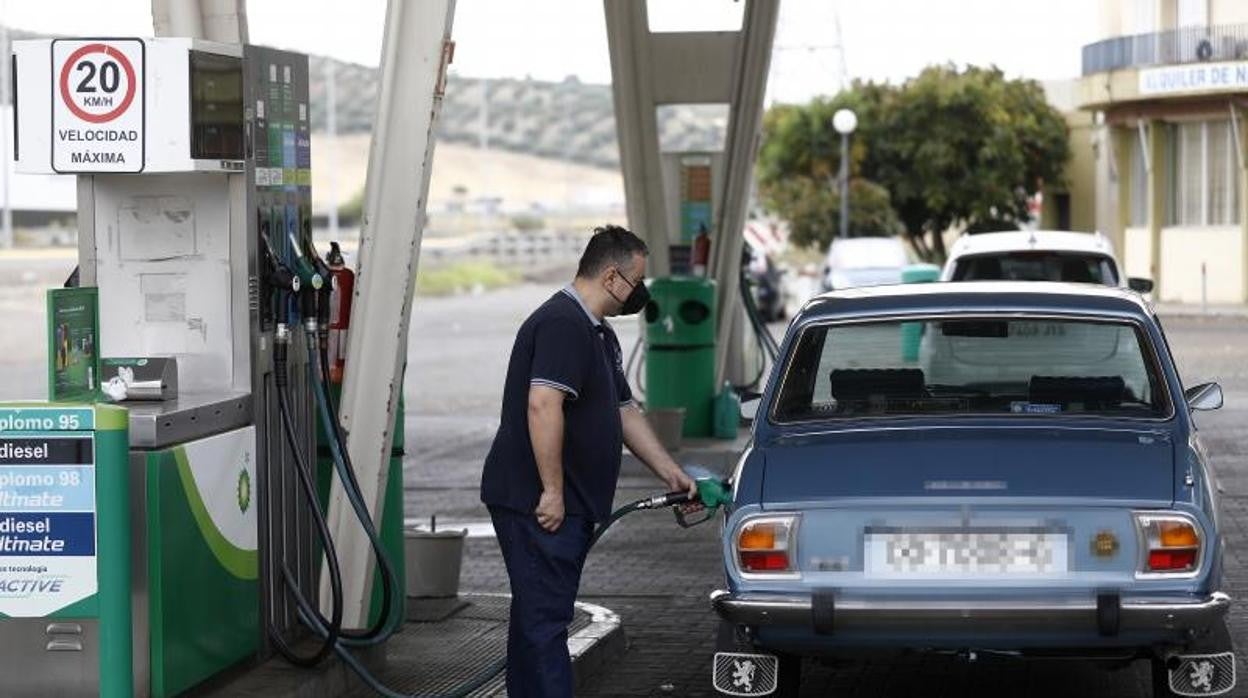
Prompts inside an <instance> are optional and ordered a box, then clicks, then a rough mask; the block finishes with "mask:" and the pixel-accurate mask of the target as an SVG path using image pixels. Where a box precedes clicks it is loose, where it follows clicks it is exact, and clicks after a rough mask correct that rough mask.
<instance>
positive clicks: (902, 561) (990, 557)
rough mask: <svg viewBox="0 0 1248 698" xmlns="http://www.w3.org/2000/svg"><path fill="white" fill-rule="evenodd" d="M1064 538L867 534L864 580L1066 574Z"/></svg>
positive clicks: (1006, 534)
mask: <svg viewBox="0 0 1248 698" xmlns="http://www.w3.org/2000/svg"><path fill="white" fill-rule="evenodd" d="M1066 552H1067V551H1066V534H1064V533H1050V532H1033V531H1022V532H1019V531H1002V532H995V531H993V532H990V531H889V532H868V533H867V534H866V550H865V555H864V558H865V560H866V565H865V567H866V570H865V572H866V575H867V576H868V577H894V578H897V577H948V578H953V577H1000V576H1019V577H1029V576H1042V575H1053V574H1061V573H1063V572H1065V571H1066V569H1067V566H1066Z"/></svg>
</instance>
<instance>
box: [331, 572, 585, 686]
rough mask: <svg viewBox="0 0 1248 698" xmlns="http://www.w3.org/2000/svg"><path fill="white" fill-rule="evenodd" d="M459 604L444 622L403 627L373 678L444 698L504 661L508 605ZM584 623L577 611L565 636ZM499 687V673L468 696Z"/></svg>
mask: <svg viewBox="0 0 1248 698" xmlns="http://www.w3.org/2000/svg"><path fill="white" fill-rule="evenodd" d="M463 598H464V599H465V600H469V601H470V603H469V605H468V606H467V607H466V608H464V609H463V610H461V611H459V612H458V613H456V614H455V615H454V616H452V617H451V618H449V619H447V620H445V621H442V622H440V623H407V624H406V625H404V626H403V629H402V630H401V631H400V632H398V633H396V634H395V635H394V637H392V638H391V639H390V641H389V642H387V643H386V662H385V664H384V665H382V666H380V667H378V668H377V671H376V675H377V678H378V679H380V680H381V681H382V683H384V684H386V685H387V686H389V687H390V688H392V689H394V690H396V691H400V692H403V693H446V692H449V691H451V690H453V689H455V688H458V687H459V686H461V685H462V684H463V683H464V682H465V681H467V680H469V679H471V678H473V677H474V676H475V675H476V673H477V672H478V671H480V670H481V669H483V668H484V667H487V666H489V665H490V664H493V663H494V662H497V661H498V660H500V659H502V658H503V657H505V656H506V654H507V614H508V608H509V607H510V604H511V599H510V598H508V597H506V596H477V595H471V596H465V597H463ZM590 622H591V618H590V616H589V614H587V613H585V612H583V611H581V610H580V609H579V608H578V609H577V611H576V615H575V617H574V618H573V621H572V625H571V627H570V628H569V629H568V631H569V634H574V633H576V632H577V631H579V630H581V629H583V628H585V627H587V626H588V625H589V624H590ZM503 684H504V677H503V674H502V673H500V674H499V675H498V676H496V677H494V679H492V680H491V681H490V682H488V683H487V684H485V685H484V686H482V687H481V688H480V689H478V690H477V691H475V692H473V693H472V694H471V695H472V696H473V698H482V697H484V696H494V695H499V694H501V693H502V691H503ZM372 695H373V693H372V691H370V690H368V689H366V688H365V689H361V690H357V691H355V692H354V693H353V694H352V696H356V697H358V698H365V697H366V696H372Z"/></svg>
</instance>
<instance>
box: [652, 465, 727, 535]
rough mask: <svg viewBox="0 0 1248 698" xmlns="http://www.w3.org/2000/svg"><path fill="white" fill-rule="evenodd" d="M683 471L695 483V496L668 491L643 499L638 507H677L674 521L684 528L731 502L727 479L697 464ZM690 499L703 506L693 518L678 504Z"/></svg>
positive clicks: (687, 501)
mask: <svg viewBox="0 0 1248 698" xmlns="http://www.w3.org/2000/svg"><path fill="white" fill-rule="evenodd" d="M685 472H686V473H687V474H688V475H689V477H692V478H693V481H694V482H695V483H696V484H697V496H696V498H694V497H690V496H689V493H688V492H668V493H667V494H661V495H657V496H654V497H651V498H649V499H646V500H643V502H644V503H643V504H642V505H641V507H640V508H642V509H662V508H663V507H677V508H676V509H674V510H673V511H674V512H675V513H676V522H677V523H679V524H680V525H681V526H683V527H684V528H689V527H690V526H696V525H698V524H700V523H703V522H704V521H707V520H709V519H710V518H711V517H712V516H714V514H715V510H717V509H719V507H721V506H723V505H725V504H730V503H732V485H730V484H729V483H728V481H727V480H724V479H723V478H722V477H720V476H719V475H716V474H715V473H713V472H711V471H710V470H707V469H706V468H703V467H701V466H697V465H692V466H689V467H687V468H685ZM692 501H696V502H698V503H700V504H701V505H702V507H703V508H702V510H701V511H702V512H704V513H703V514H702V515H701V516H699V517H698V518H694V519H691V518H689V514H688V513H686V512H685V510H684V509H682V508H679V506H678V505H681V504H688V503H690V502H692ZM691 513H697V512H691Z"/></svg>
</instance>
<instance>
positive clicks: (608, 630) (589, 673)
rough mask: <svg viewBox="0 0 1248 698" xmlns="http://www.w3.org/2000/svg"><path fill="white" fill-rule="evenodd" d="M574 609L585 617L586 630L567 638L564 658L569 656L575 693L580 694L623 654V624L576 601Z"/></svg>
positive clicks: (616, 616)
mask: <svg viewBox="0 0 1248 698" xmlns="http://www.w3.org/2000/svg"><path fill="white" fill-rule="evenodd" d="M576 607H577V609H579V610H580V611H583V612H585V613H588V614H589V616H590V618H591V620H590V623H589V625H588V626H586V627H584V628H582V629H580V630H578V631H577V632H575V633H573V634H572V635H571V636H570V637H569V638H568V654H569V655H571V656H572V674H573V676H574V677H575V685H576V691H577V692H578V693H579V692H580V691H582V690H583V689H584V688H585V687H586V686H587V685H588V683H589V682H590V681H591V680H593V679H594V678H595V677H596V676H597V675H598V674H599V673H600V672H601V671H602V670H603V669H605V668H606V667H607V665H608V664H610V662H611V660H613V659H615V658H616V657H618V656H619V655H621V654H623V653H624V650H625V649H626V645H627V643H626V642H625V639H624V624H623V623H622V622H621V621H620V616H619V614H617V613H616V612H615V611H612V610H611V609H609V608H607V607H605V606H599V605H598V604H592V603H587V602H584V601H577V602H576Z"/></svg>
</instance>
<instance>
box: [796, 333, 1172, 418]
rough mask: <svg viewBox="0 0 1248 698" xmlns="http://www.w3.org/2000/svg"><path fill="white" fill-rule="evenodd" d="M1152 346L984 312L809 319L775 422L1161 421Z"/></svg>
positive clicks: (1162, 403)
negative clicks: (949, 417) (915, 418)
mask: <svg viewBox="0 0 1248 698" xmlns="http://www.w3.org/2000/svg"><path fill="white" fill-rule="evenodd" d="M1149 346H1150V345H1149V343H1148V339H1147V337H1146V336H1145V335H1143V334H1141V332H1140V331H1139V329H1138V328H1137V327H1136V326H1135V325H1134V324H1131V323H1125V322H1096V321H1089V320H1070V319H1047V318H1039V317H1037V318H1035V319H1020V318H1019V317H1018V316H1011V317H1008V318H1007V317H990V316H989V317H965V318H947V317H946V318H934V319H930V320H922V319H920V320H915V321H907V322H900V321H889V322H868V323H853V324H833V325H816V326H811V327H808V328H806V329H805V330H803V331H802V334H801V336H800V337H799V338H798V340H797V342H796V343H795V344H794V345H793V349H792V350H791V351H790V352H789V355H788V356H787V357H786V363H785V368H784V371H783V373H782V374H781V375H782V376H783V378H782V383H781V387H780V393H779V396H778V397H777V399H776V402H775V407H774V408H773V412H772V417H773V419H774V420H775V421H777V422H781V423H783V422H795V421H806V420H820V419H837V418H860V417H873V416H895V415H928V414H978V415H998V414H999V415H1019V416H1020V417H1026V416H1027V415H1102V416H1115V417H1144V418H1155V417H1163V416H1165V415H1167V414H1169V411H1170V408H1169V402H1168V398H1167V396H1166V392H1165V388H1164V387H1163V385H1164V384H1163V382H1162V380H1161V379H1160V377H1159V375H1158V372H1157V368H1156V363H1155V361H1154V359H1153V356H1154V355H1153V353H1152V351H1151V350H1150V349H1149Z"/></svg>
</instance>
